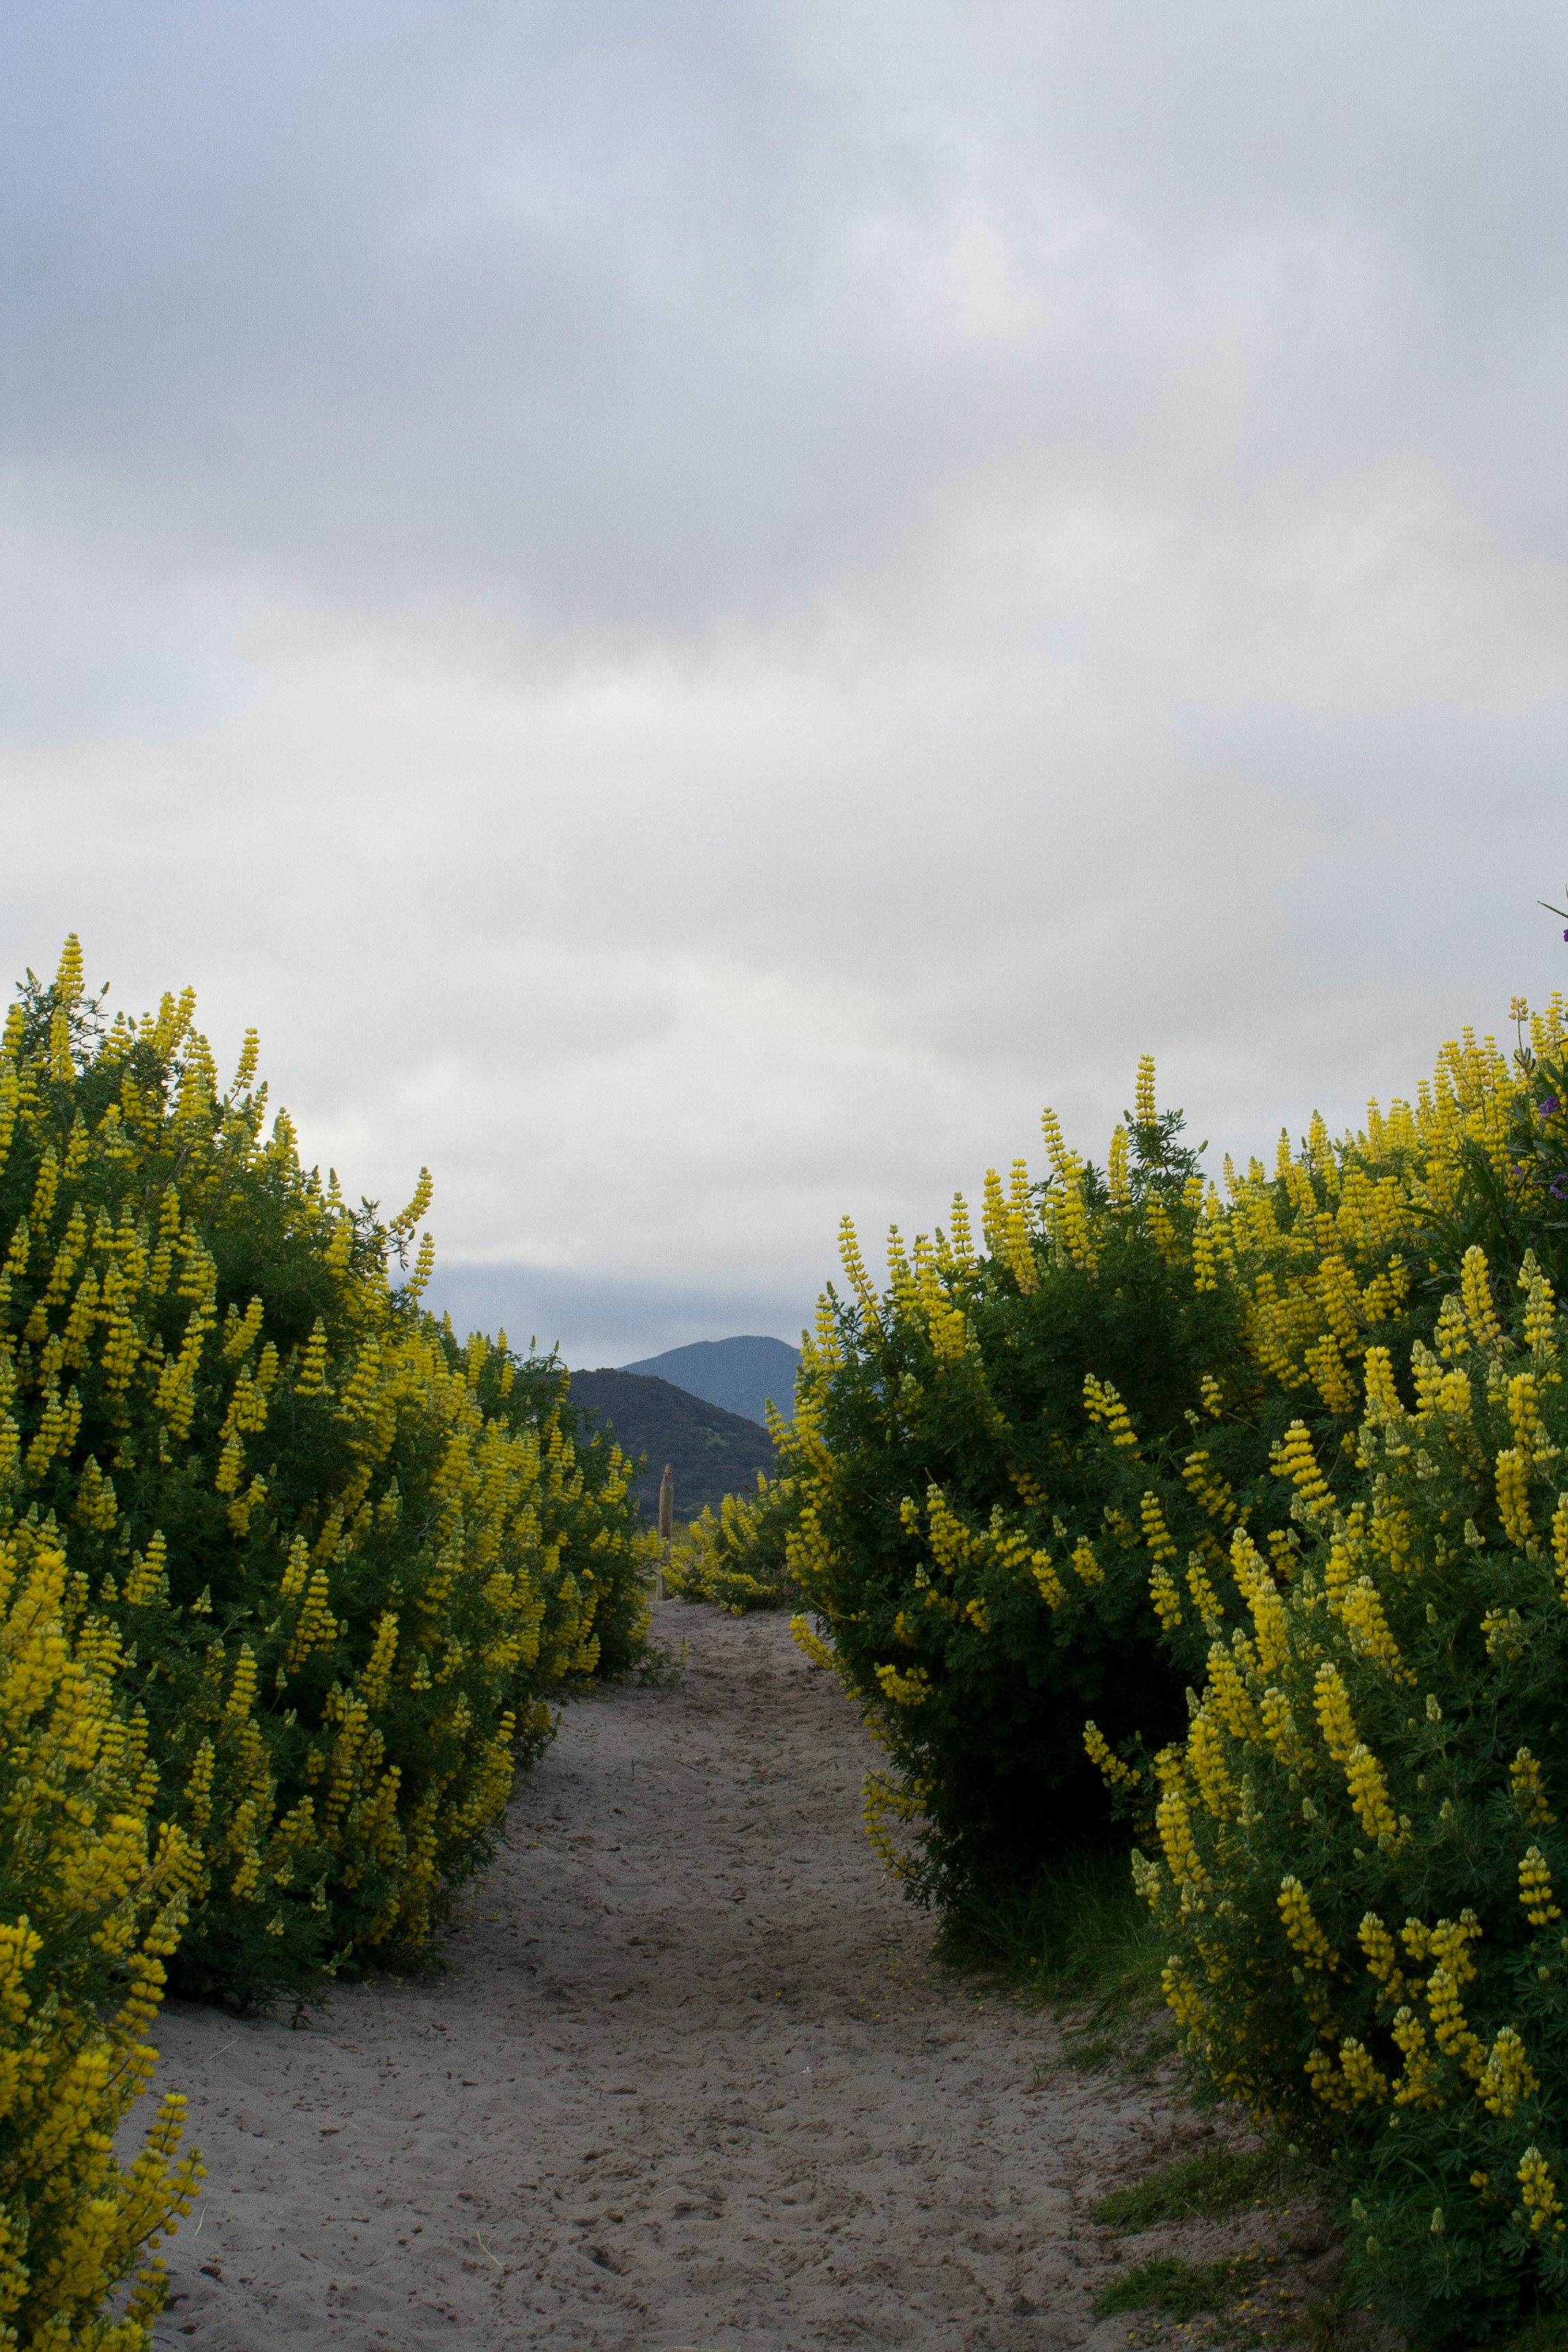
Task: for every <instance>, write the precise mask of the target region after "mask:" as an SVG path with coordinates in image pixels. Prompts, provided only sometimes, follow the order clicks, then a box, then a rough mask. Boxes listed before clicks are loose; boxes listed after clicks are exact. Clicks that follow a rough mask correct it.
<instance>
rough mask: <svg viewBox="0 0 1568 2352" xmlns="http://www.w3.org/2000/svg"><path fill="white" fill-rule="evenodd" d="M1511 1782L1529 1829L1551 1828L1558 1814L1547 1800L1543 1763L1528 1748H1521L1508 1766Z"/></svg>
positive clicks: (1522, 1816)
mask: <svg viewBox="0 0 1568 2352" xmlns="http://www.w3.org/2000/svg"><path fill="white" fill-rule="evenodd" d="M1508 1777H1509V1784H1510V1787H1511V1789H1512V1790H1513V1801H1514V1803H1515V1805H1516V1806H1517V1807H1518V1809H1519V1818H1520V1820H1521V1822H1523V1823H1524V1826H1525V1828H1526V1829H1527V1830H1545V1829H1550V1828H1551V1827H1552V1823H1553V1822H1555V1821H1556V1819H1557V1816H1556V1814H1555V1813H1554V1812H1553V1811H1552V1807H1551V1806H1550V1804H1549V1803H1548V1802H1547V1799H1546V1790H1545V1789H1544V1788H1543V1787H1542V1780H1541V1764H1540V1761H1539V1759H1537V1758H1536V1757H1534V1756H1532V1755H1531V1752H1530V1750H1529V1748H1521V1749H1520V1750H1519V1753H1518V1754H1517V1755H1516V1756H1515V1758H1514V1759H1513V1761H1512V1763H1511V1764H1510V1766H1509V1768H1508Z"/></svg>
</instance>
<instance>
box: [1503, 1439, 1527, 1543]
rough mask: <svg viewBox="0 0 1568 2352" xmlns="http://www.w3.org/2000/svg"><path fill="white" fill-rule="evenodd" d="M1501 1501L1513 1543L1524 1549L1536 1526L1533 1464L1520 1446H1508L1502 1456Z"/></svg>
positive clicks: (1506, 1525)
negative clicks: (1532, 1505)
mask: <svg viewBox="0 0 1568 2352" xmlns="http://www.w3.org/2000/svg"><path fill="white" fill-rule="evenodd" d="M1497 1501H1498V1512H1499V1515H1500V1517H1501V1519H1502V1523H1503V1527H1504V1528H1505V1529H1506V1531H1507V1534H1508V1539H1509V1541H1510V1543H1511V1544H1515V1545H1517V1546H1518V1547H1519V1548H1520V1549H1521V1550H1522V1549H1523V1548H1524V1546H1525V1545H1526V1544H1527V1543H1529V1542H1530V1540H1531V1537H1532V1536H1533V1535H1534V1533H1535V1526H1534V1522H1533V1520H1532V1519H1531V1516H1530V1464H1529V1462H1528V1460H1527V1459H1526V1457H1525V1456H1524V1455H1523V1454H1521V1452H1520V1451H1519V1449H1518V1447H1517V1446H1512V1445H1510V1446H1505V1447H1504V1449H1503V1451H1502V1452H1501V1453H1500V1454H1499V1455H1498V1458H1497Z"/></svg>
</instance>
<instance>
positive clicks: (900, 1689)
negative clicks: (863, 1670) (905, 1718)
mask: <svg viewBox="0 0 1568 2352" xmlns="http://www.w3.org/2000/svg"><path fill="white" fill-rule="evenodd" d="M875 1673H876V1676H877V1682H878V1685H879V1688H880V1690H881V1693H882V1696H883V1697H884V1698H886V1699H889V1700H890V1701H891V1702H892V1704H893V1705H894V1706H908V1707H916V1706H924V1705H925V1703H926V1701H927V1699H928V1698H929V1697H930V1696H931V1676H930V1675H928V1674H927V1672H926V1671H925V1668H924V1667H923V1666H910V1668H909V1670H908V1672H907V1673H904V1672H901V1671H900V1668H899V1667H897V1666H878V1667H877V1668H876V1669H875Z"/></svg>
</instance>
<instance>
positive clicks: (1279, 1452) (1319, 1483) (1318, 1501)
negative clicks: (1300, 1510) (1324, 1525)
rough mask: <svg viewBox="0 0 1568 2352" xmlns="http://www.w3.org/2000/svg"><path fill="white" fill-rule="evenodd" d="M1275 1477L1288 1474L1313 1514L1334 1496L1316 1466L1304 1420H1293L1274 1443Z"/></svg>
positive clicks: (1318, 1511)
mask: <svg viewBox="0 0 1568 2352" xmlns="http://www.w3.org/2000/svg"><path fill="white" fill-rule="evenodd" d="M1271 1460H1272V1464H1273V1469H1274V1475H1275V1476H1276V1477H1277V1478H1289V1480H1290V1482H1291V1484H1292V1485H1293V1486H1294V1487H1295V1488H1296V1491H1297V1493H1298V1495H1299V1496H1300V1498H1301V1503H1302V1505H1303V1507H1305V1508H1306V1510H1307V1511H1308V1512H1309V1514H1310V1515H1311V1516H1312V1517H1317V1516H1318V1515H1319V1514H1320V1513H1321V1512H1322V1511H1325V1510H1326V1509H1327V1508H1328V1507H1329V1504H1330V1503H1331V1500H1332V1499H1333V1498H1332V1496H1331V1494H1330V1491H1329V1483H1328V1480H1327V1479H1326V1478H1325V1477H1324V1476H1323V1474H1322V1472H1321V1470H1320V1469H1319V1467H1318V1457H1317V1455H1316V1454H1314V1453H1313V1451H1312V1440H1311V1437H1310V1433H1309V1432H1308V1429H1307V1424H1306V1423H1305V1422H1303V1421H1293V1422H1292V1423H1290V1426H1289V1429H1288V1430H1287V1431H1286V1433H1285V1435H1284V1437H1283V1439H1282V1440H1281V1441H1280V1443H1279V1444H1278V1445H1277V1446H1275V1448H1274V1450H1273V1454H1272V1456H1271Z"/></svg>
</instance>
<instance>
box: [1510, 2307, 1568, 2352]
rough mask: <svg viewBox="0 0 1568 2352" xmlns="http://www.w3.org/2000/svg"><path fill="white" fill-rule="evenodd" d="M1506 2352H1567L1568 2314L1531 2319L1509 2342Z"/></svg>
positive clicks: (1553, 2314)
mask: <svg viewBox="0 0 1568 2352" xmlns="http://www.w3.org/2000/svg"><path fill="white" fill-rule="evenodd" d="M1508 2352H1568V2313H1565V2312H1560V2311H1554V2312H1549V2313H1547V2314H1546V2315H1545V2316H1544V2317H1542V2318H1541V2319H1532V2320H1531V2323H1530V2325H1529V2326H1528V2327H1526V2328H1523V2329H1521V2332H1520V2334H1519V2335H1517V2336H1512V2337H1510V2340H1509V2346H1508Z"/></svg>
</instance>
